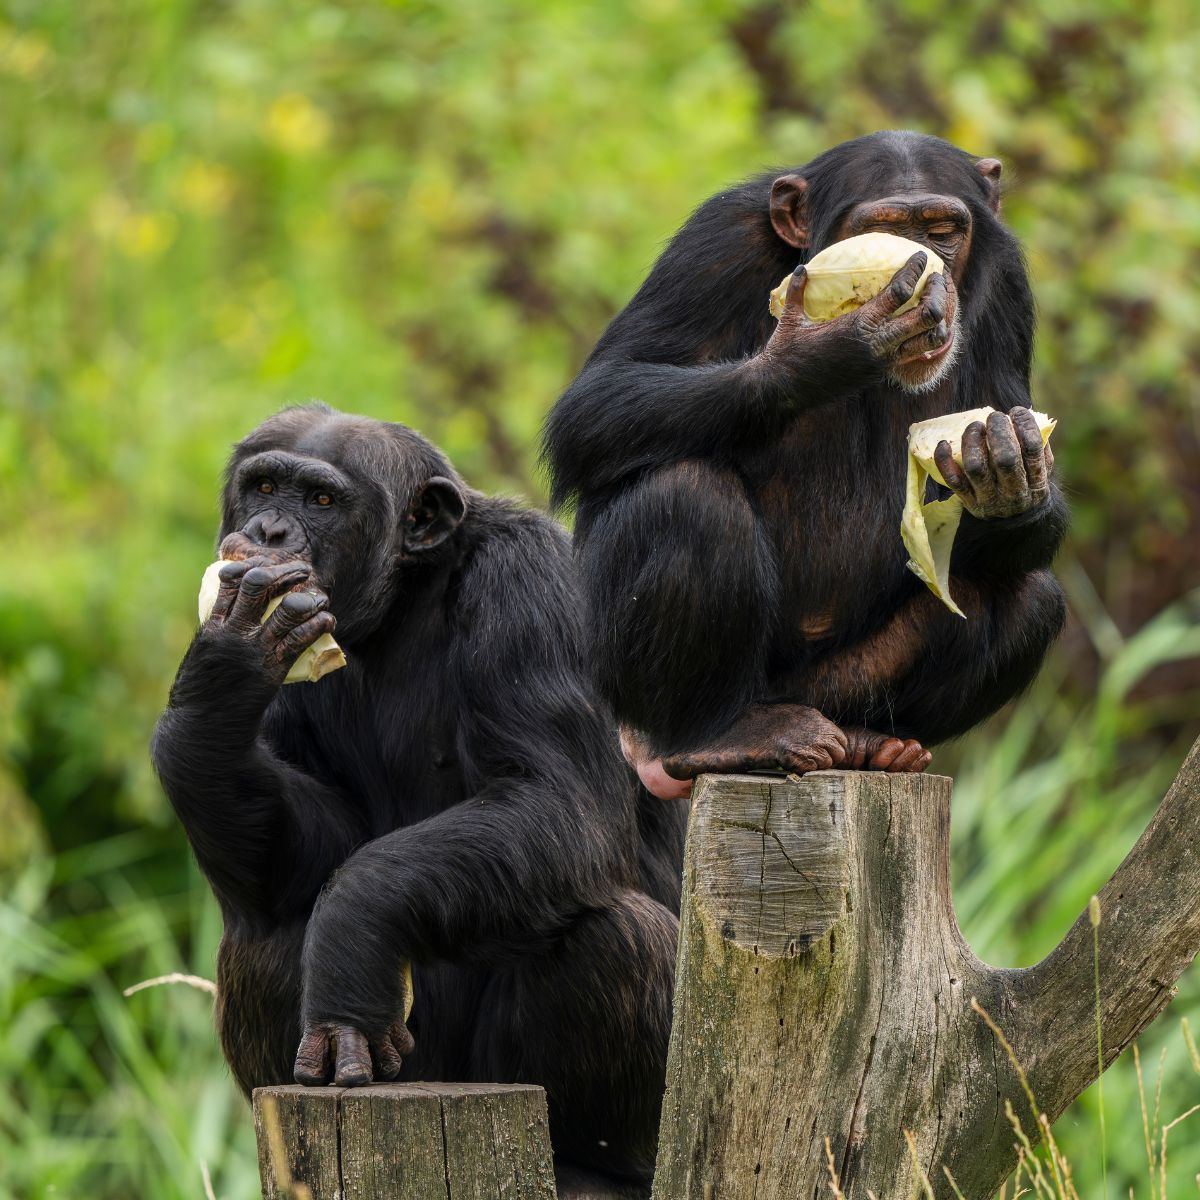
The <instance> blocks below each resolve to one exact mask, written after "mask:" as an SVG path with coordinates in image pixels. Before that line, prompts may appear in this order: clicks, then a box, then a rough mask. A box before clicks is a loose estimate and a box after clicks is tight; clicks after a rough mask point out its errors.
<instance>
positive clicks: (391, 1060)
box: [153, 405, 684, 1179]
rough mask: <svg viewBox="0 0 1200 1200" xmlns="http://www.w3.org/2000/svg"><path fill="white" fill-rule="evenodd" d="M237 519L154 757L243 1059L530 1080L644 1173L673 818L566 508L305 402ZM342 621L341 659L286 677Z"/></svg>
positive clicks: (657, 1070) (564, 1138)
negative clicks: (656, 788)
mask: <svg viewBox="0 0 1200 1200" xmlns="http://www.w3.org/2000/svg"><path fill="white" fill-rule="evenodd" d="M220 539H221V541H220V545H221V551H220V553H221V557H222V558H224V559H230V560H233V561H231V562H229V563H228V564H227V565H225V566H224V567H223V568H221V572H220V591H219V593H218V595H217V598H216V602H215V605H214V606H213V608H212V611H211V614H210V615H209V617H208V619H207V620H206V621H204V623H203V624H202V626H201V628H200V630H199V632H198V633H197V635H196V637H195V640H194V641H193V642H192V644H191V647H190V648H189V649H188V651H187V653H186V655H185V656H184V659H183V662H182V664H181V666H180V668H179V673H178V675H177V677H176V679H175V684H174V687H173V689H172V692H171V697H170V702H169V704H168V707H167V710H166V712H165V713H164V714H163V716H162V718H161V720H160V722H159V725H158V729H157V732H156V734H155V737H154V743H153V758H154V763H155V766H156V768H157V770H158V773H159V775H160V777H161V779H162V782H163V785H164V787H165V789H166V792H167V795H168V796H169V797H170V800H171V803H172V804H173V806H174V808H175V811H176V812H177V813H178V815H179V818H180V820H181V821H182V822H183V825H184V827H185V829H186V831H187V835H188V837H189V839H190V841H191V844H192V847H193V849H194V851H195V854H196V857H197V859H198V860H199V863H200V866H201V868H202V870H203V871H204V873H205V875H206V876H207V877H208V880H209V882H210V883H211V885H212V888H213V891H214V892H215V894H216V896H217V899H218V900H219V902H220V905H221V909H222V913H223V915H224V921H225V928H224V936H223V939H222V942H221V947H220V952H219V956H218V980H217V982H218V1025H219V1032H220V1037H221V1043H222V1047H223V1049H224V1052H225V1055H226V1057H227V1059H228V1060H229V1063H230V1065H231V1067H232V1069H233V1072H234V1074H235V1076H236V1078H237V1080H238V1082H239V1083H240V1084H241V1086H242V1087H243V1088H244V1089H246V1090H247V1091H249V1090H250V1089H251V1088H253V1087H255V1086H258V1085H260V1084H270V1083H280V1082H285V1081H289V1080H291V1078H292V1076H293V1071H294V1073H295V1077H296V1079H298V1080H299V1081H301V1082H303V1083H312V1084H316V1083H321V1082H329V1081H333V1082H336V1083H338V1084H342V1085H354V1084H360V1083H365V1082H368V1081H370V1080H371V1079H372V1078H378V1079H394V1078H407V1079H421V1078H423V1079H441V1080H456V1081H472V1080H474V1081H497V1082H527V1083H540V1084H543V1085H544V1086H545V1087H546V1089H547V1093H548V1097H549V1104H550V1123H551V1136H552V1139H553V1142H554V1146H555V1150H556V1153H557V1154H558V1155H560V1156H562V1157H563V1158H565V1159H566V1160H568V1161H571V1162H576V1163H582V1164H585V1165H589V1166H591V1167H596V1168H600V1169H602V1170H604V1171H605V1172H608V1173H611V1174H612V1175H619V1176H620V1175H623V1176H627V1177H633V1178H641V1179H645V1178H648V1176H649V1175H650V1173H651V1172H652V1170H653V1159H654V1146H655V1140H656V1138H657V1132H658V1124H657V1123H658V1110H659V1106H660V1104H661V1097H662V1083H663V1072H664V1063H665V1056H666V1045H667V1036H668V1030H669V1025H670V1003H671V987H672V978H673V973H674V963H675V938H676V932H677V921H676V915H675V913H676V911H677V908H678V901H679V876H678V862H679V859H680V854H681V834H682V824H683V818H684V814H683V813H680V812H675V813H672V814H669V815H664V814H662V813H661V812H659V811H655V810H657V809H659V808H660V807H661V806H659V805H657V804H653V805H647V806H646V810H647V811H645V812H641V811H639V806H638V803H637V795H638V789H637V784H636V780H635V779H634V778H633V773H632V772H631V771H630V770H629V768H628V767H627V766H626V764H625V763H623V762H622V761H621V757H620V754H619V752H618V751H617V748H616V742H615V736H614V731H613V723H612V718H611V714H610V713H609V712H608V710H607V709H606V708H605V706H604V704H603V702H602V701H600V700H599V699H598V697H597V696H596V694H595V692H594V689H593V685H592V683H591V682H590V680H589V675H588V671H587V668H586V664H585V661H584V657H583V630H582V626H581V619H580V616H579V612H580V598H579V596H578V594H577V588H576V585H575V583H574V580H573V567H572V563H571V552H570V546H569V542H568V539H567V537H566V535H565V534H564V532H563V531H562V530H561V529H560V528H559V527H558V526H557V525H555V524H554V523H553V522H551V521H550V520H549V519H547V518H546V517H544V516H542V515H540V514H537V513H533V512H529V511H523V510H522V509H520V508H518V507H517V506H516V505H514V504H513V503H512V502H510V501H508V500H502V499H495V498H490V497H487V496H484V495H482V494H480V493H479V492H476V491H473V490H471V489H469V488H468V487H467V486H466V485H465V484H464V483H463V482H462V480H461V479H460V478H459V477H458V476H457V475H456V473H455V471H454V469H453V468H452V467H451V465H450V463H449V462H448V461H447V460H446V458H445V457H444V456H443V455H442V453H441V452H440V451H439V450H437V449H436V448H435V447H434V446H432V445H431V444H430V443H429V442H428V441H426V440H425V439H424V438H422V437H421V436H420V435H418V434H417V433H415V432H413V431H412V430H410V429H407V428H405V427H404V426H402V425H396V424H387V423H384V422H381V421H374V420H368V419H366V418H362V417H352V416H346V415H342V414H340V413H337V412H335V411H334V410H332V409H329V408H326V407H324V406H322V405H312V406H307V407H301V408H294V409H289V410H287V411H285V412H283V413H281V414H279V415H277V416H275V417H273V418H271V419H270V420H268V421H267V422H266V423H265V424H263V425H262V426H260V427H259V428H258V429H256V430H255V431H254V432H253V433H251V434H250V435H249V436H248V437H247V438H246V439H245V440H244V441H242V442H241V443H240V444H239V445H238V446H237V447H236V449H235V450H234V453H233V457H232V459H231V461H230V463H229V468H228V474H227V479H226V484H225V490H224V501H223V517H222V522H221V530H220ZM280 596H282V597H283V599H282V602H281V603H279V604H278V605H277V606H276V607H274V609H273V611H271V612H270V615H269V616H266V619H265V620H264V615H265V614H266V613H267V611H268V609H269V608H270V606H271V604H272V601H273V600H274V599H276V598H277V597H280ZM335 613H336V614H337V619H336V622H335V619H334V614H335ZM335 624H336V631H337V642H338V644H339V645H340V646H341V648H342V650H343V651H344V653H345V656H346V666H345V668H344V669H341V670H337V671H335V672H334V673H333V674H330V675H327V676H326V677H325V678H322V679H320V681H319V682H315V683H309V682H304V683H298V684H295V685H293V686H288V687H282V686H281V685H282V684H283V682H284V679H285V676H286V675H287V674H288V672H289V668H290V667H291V665H292V664H293V662H294V661H295V660H296V659H297V657H298V656H299V655H300V654H301V653H302V652H303V651H304V650H305V649H306V648H307V647H309V646H311V645H312V644H313V643H314V642H316V641H317V640H318V639H320V638H322V637H323V636H325V635H328V634H330V633H332V632H333V630H334V627H335ZM409 964H414V965H415V969H413V985H414V1004H413V1010H412V1018H411V1021H410V1022H409V1026H406V1025H405V1023H404V1006H405V999H406V997H405V986H404V979H405V973H406V969H407V968H408V966H409ZM410 1026H411V1028H410ZM297 1046H299V1050H297Z"/></svg>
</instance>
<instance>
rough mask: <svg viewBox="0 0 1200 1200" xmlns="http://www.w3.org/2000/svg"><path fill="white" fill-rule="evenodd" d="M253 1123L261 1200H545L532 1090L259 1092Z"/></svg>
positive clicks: (549, 1173) (547, 1174)
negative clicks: (407, 1199)
mask: <svg viewBox="0 0 1200 1200" xmlns="http://www.w3.org/2000/svg"><path fill="white" fill-rule="evenodd" d="M273 1114H274V1115H273ZM254 1123H255V1129H256V1131H257V1133H258V1160H259V1173H260V1176H261V1178H262V1189H263V1197H264V1200H309V1197H311V1200H406V1198H408V1197H412V1198H413V1200H554V1195H555V1191H554V1169H553V1162H552V1160H551V1154H550V1135H549V1130H548V1128H547V1124H546V1095H545V1093H544V1092H543V1091H542V1089H541V1088H540V1087H529V1086H525V1085H522V1084H512V1085H501V1084H466V1083H402V1084H380V1085H378V1086H376V1087H365V1088H304V1087H295V1086H288V1087H269V1088H258V1089H256V1090H255V1093H254Z"/></svg>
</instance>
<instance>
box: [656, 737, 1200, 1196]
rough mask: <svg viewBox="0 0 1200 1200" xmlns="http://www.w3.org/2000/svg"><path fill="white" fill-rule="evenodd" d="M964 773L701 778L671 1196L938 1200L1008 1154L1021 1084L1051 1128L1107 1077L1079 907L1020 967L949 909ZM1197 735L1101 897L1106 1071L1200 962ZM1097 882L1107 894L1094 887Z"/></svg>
mask: <svg viewBox="0 0 1200 1200" xmlns="http://www.w3.org/2000/svg"><path fill="white" fill-rule="evenodd" d="M950 789H951V784H950V780H949V779H946V778H944V777H940V776H929V775H917V776H913V775H885V774H882V773H879V772H847V771H823V772H818V773H814V774H812V775H808V776H805V777H804V778H802V779H800V778H796V777H791V778H789V779H786V780H785V779H769V778H764V777H761V776H704V777H702V778H701V779H700V780H699V781H698V782H697V784H696V788H695V792H694V797H695V798H694V801H693V807H692V816H691V823H690V827H689V832H688V844H687V851H686V856H685V867H684V900H683V910H682V913H681V928H680V943H679V960H678V968H677V973H676V993H675V1020H674V1027H673V1030H672V1037H671V1049H670V1056H669V1061H668V1071H667V1093H666V1099H665V1103H664V1106H663V1116H662V1129H661V1136H660V1141H659V1158H658V1170H657V1173H656V1176H655V1186H654V1195H655V1197H656V1200H693V1198H695V1200H796V1198H797V1197H803V1198H804V1200H810V1198H811V1200H816V1198H817V1197H824V1196H832V1194H833V1193H832V1190H831V1183H830V1169H829V1165H828V1159H827V1155H826V1149H825V1141H826V1138H828V1139H829V1145H830V1149H831V1151H832V1157H833V1172H834V1175H835V1176H836V1179H837V1183H838V1187H839V1188H840V1189H841V1191H842V1192H843V1193H844V1194H845V1195H846V1196H847V1197H849V1198H850V1200H854V1198H856V1197H860V1198H861V1200H866V1198H867V1196H868V1194H869V1193H871V1194H874V1195H875V1196H876V1197H878V1200H900V1198H901V1197H904V1198H907V1197H909V1196H911V1195H912V1194H913V1178H914V1176H913V1152H912V1151H910V1149H909V1145H908V1141H907V1139H906V1137H905V1131H908V1132H909V1133H911V1135H912V1137H913V1144H914V1145H915V1155H916V1161H917V1162H918V1163H919V1165H920V1166H921V1168H922V1169H923V1170H924V1171H925V1172H926V1173H927V1174H928V1176H929V1178H930V1180H931V1181H932V1185H933V1190H934V1192H935V1194H936V1195H937V1196H938V1197H939V1198H940V1197H942V1196H949V1195H951V1189H950V1185H949V1183H948V1182H947V1180H946V1177H945V1175H944V1173H943V1168H948V1169H949V1170H950V1171H951V1172H952V1174H953V1176H954V1178H955V1180H956V1182H957V1184H958V1186H959V1188H961V1190H962V1193H963V1195H965V1196H966V1197H967V1200H985V1198H988V1197H992V1196H994V1195H995V1193H996V1191H997V1190H998V1188H999V1186H1000V1185H1001V1183H1003V1181H1004V1180H1005V1178H1006V1177H1007V1176H1008V1175H1009V1173H1010V1172H1011V1171H1012V1169H1013V1167H1014V1165H1015V1163H1016V1152H1015V1149H1014V1144H1013V1143H1014V1134H1013V1131H1012V1128H1011V1126H1010V1125H1009V1122H1008V1120H1007V1119H1006V1117H1005V1108H1004V1106H1005V1101H1009V1102H1011V1104H1012V1106H1013V1109H1014V1110H1015V1112H1016V1113H1017V1115H1018V1116H1019V1117H1020V1119H1021V1121H1022V1122H1023V1124H1024V1127H1025V1129H1026V1130H1027V1131H1028V1132H1029V1134H1030V1136H1031V1138H1032V1139H1033V1140H1035V1141H1036V1140H1037V1134H1036V1130H1037V1123H1036V1119H1035V1117H1034V1115H1033V1113H1032V1112H1031V1111H1030V1108H1029V1104H1028V1102H1027V1101H1026V1099H1025V1098H1024V1094H1023V1092H1022V1089H1021V1087H1020V1083H1019V1080H1018V1078H1017V1076H1016V1073H1015V1071H1014V1069H1013V1067H1012V1066H1011V1064H1010V1062H1009V1059H1008V1057H1007V1055H1006V1053H1005V1051H1004V1049H1003V1047H1002V1046H1001V1044H1000V1043H999V1041H998V1039H997V1038H995V1037H994V1035H993V1034H992V1032H991V1031H990V1030H989V1029H988V1027H987V1025H986V1024H985V1023H984V1022H983V1020H982V1019H981V1018H980V1017H979V1016H978V1015H977V1014H976V1013H975V1012H974V1011H972V1008H971V1001H972V999H973V998H977V1000H978V1002H979V1004H980V1005H982V1007H983V1008H984V1009H985V1010H986V1012H987V1013H988V1014H989V1015H990V1017H991V1018H992V1019H993V1020H994V1021H995V1022H996V1024H997V1025H998V1026H999V1028H1000V1029H1001V1030H1002V1031H1003V1032H1004V1033H1005V1035H1006V1037H1007V1038H1008V1040H1009V1041H1010V1042H1011V1043H1012V1045H1013V1047H1014V1048H1015V1052H1016V1054H1017V1056H1018V1058H1019V1060H1020V1061H1021V1063H1022V1065H1023V1066H1024V1067H1025V1068H1026V1070H1027V1072H1028V1075H1029V1079H1030V1082H1031V1084H1032V1087H1033V1091H1034V1094H1035V1097H1036V1098H1037V1102H1038V1105H1039V1109H1040V1110H1041V1111H1043V1112H1045V1113H1046V1114H1047V1115H1048V1116H1049V1117H1050V1118H1051V1119H1053V1118H1054V1117H1056V1116H1058V1114H1059V1113H1061V1112H1062V1110H1063V1109H1064V1108H1065V1107H1066V1106H1067V1105H1068V1104H1069V1103H1070V1102H1071V1101H1072V1100H1073V1099H1074V1098H1075V1097H1076V1096H1078V1095H1079V1093H1080V1092H1081V1091H1082V1090H1083V1089H1084V1088H1085V1087H1087V1085H1088V1084H1089V1083H1091V1082H1092V1080H1093V1079H1094V1078H1095V1076H1096V1072H1097V1055H1096V1042H1095V1028H1096V1017H1095V1008H1094V1004H1095V992H1094V987H1093V976H1092V972H1093V955H1092V928H1091V925H1090V923H1089V920H1088V914H1087V913H1086V912H1084V913H1083V914H1082V915H1081V916H1080V918H1079V920H1078V921H1077V922H1076V923H1075V926H1074V927H1073V928H1072V929H1071V930H1070V932H1069V933H1068V934H1067V936H1066V937H1065V938H1064V940H1063V942H1062V943H1061V945H1059V947H1058V948H1057V949H1056V950H1055V951H1054V952H1053V953H1052V954H1051V955H1050V956H1049V957H1048V958H1047V959H1045V960H1044V961H1043V962H1041V963H1039V964H1038V965H1037V966H1035V967H1031V968H1028V969H1025V970H1006V969H1002V968H995V967H989V966H987V965H986V964H984V963H982V962H980V961H979V960H978V959H977V958H976V957H975V956H974V954H972V952H971V950H970V948H969V947H968V946H967V944H966V942H965V941H964V940H963V937H962V935H961V934H960V932H959V929H958V925H957V922H956V921H955V917H954V910H953V904H952V902H951V897H950V875H949V844H950ZM1198 830H1200V743H1197V746H1195V747H1193V749H1192V752H1191V754H1190V755H1189V756H1188V759H1187V762H1186V763H1185V764H1184V766H1183V768H1182V770H1181V771H1180V773H1179V776H1178V778H1177V780H1176V782H1175V785H1174V786H1173V787H1172V789H1171V791H1170V793H1169V794H1168V795H1167V797H1166V799H1165V800H1164V801H1163V803H1162V804H1161V805H1160V807H1159V810H1158V812H1157V814H1156V815H1155V817H1154V820H1153V821H1152V822H1151V824H1150V827H1149V828H1148V829H1147V831H1146V833H1145V834H1144V835H1143V836H1142V838H1141V839H1140V840H1139V841H1138V843H1137V845H1136V846H1135V847H1134V848H1133V850H1132V851H1131V852H1130V854H1129V856H1128V857H1127V858H1126V860H1125V862H1124V863H1123V864H1122V865H1121V867H1120V868H1119V869H1118V870H1117V872H1116V873H1115V875H1114V876H1113V878H1112V880H1111V881H1110V882H1109V884H1108V885H1107V886H1106V887H1105V888H1104V889H1103V890H1102V891H1101V892H1100V906H1101V925H1100V990H1101V996H1102V1001H1101V1017H1102V1025H1103V1031H1104V1052H1105V1060H1106V1062H1108V1061H1111V1060H1112V1059H1113V1058H1114V1057H1116V1055H1117V1054H1118V1053H1120V1051H1121V1050H1122V1049H1123V1048H1124V1047H1125V1046H1127V1045H1128V1044H1129V1042H1130V1041H1132V1040H1133V1038H1135V1037H1136V1036H1137V1034H1138V1033H1140V1032H1141V1030H1142V1029H1144V1028H1145V1026H1146V1025H1147V1024H1148V1023H1149V1022H1150V1021H1151V1020H1153V1019H1154V1017H1155V1016H1157V1015H1158V1013H1160V1012H1161V1011H1162V1009H1163V1007H1164V1006H1165V1005H1166V1004H1167V1002H1168V1001H1169V999H1170V997H1171V995H1172V994H1173V989H1174V984H1175V981H1176V980H1177V979H1178V977H1179V975H1180V974H1181V973H1182V972H1183V970H1184V969H1185V968H1186V967H1187V965H1188V964H1189V963H1190V962H1191V961H1192V959H1193V958H1194V956H1195V954H1196V952H1197V949H1198V948H1200V861H1198V859H1197V854H1196V838H1197V836H1198V835H1197V831H1198ZM1097 882H1099V881H1097Z"/></svg>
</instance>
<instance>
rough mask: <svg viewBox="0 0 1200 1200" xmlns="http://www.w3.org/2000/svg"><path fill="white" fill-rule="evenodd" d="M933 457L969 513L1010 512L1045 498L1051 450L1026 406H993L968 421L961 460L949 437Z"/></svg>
mask: <svg viewBox="0 0 1200 1200" xmlns="http://www.w3.org/2000/svg"><path fill="white" fill-rule="evenodd" d="M933 460H934V462H935V463H936V464H937V469H938V470H939V471H940V472H941V473H942V478H943V479H944V480H945V481H946V486H947V487H948V488H949V489H950V490H951V491H952V492H954V494H955V495H956V496H958V497H959V499H960V500H962V502H963V506H964V507H965V508H966V510H967V511H968V512H969V513H971V515H972V516H975V517H978V518H979V519H980V520H984V521H991V520H996V519H997V518H1001V517H1015V516H1018V515H1019V514H1021V513H1023V512H1028V511H1029V510H1030V509H1032V508H1037V507H1038V506H1040V505H1042V504H1044V503H1045V502H1046V498H1047V497H1048V496H1049V495H1050V471H1051V469H1052V468H1053V466H1054V454H1053V452H1052V451H1051V449H1050V446H1049V444H1046V445H1043V444H1042V435H1041V431H1040V430H1039V429H1038V424H1037V420H1036V419H1035V417H1034V415H1033V413H1031V412H1030V411H1029V409H1027V408H1014V409H1013V410H1012V412H1010V413H1002V412H994V413H992V414H991V416H989V417H988V419H987V425H986V426H985V425H984V423H983V422H982V421H975V422H973V423H972V424H970V425H968V426H967V428H966V431H965V432H964V433H963V438H962V466H961V467H960V466H959V465H958V463H956V462H955V461H954V456H953V454H951V452H950V444H949V442H940V443H939V444H938V447H937V449H936V450H934V452H933Z"/></svg>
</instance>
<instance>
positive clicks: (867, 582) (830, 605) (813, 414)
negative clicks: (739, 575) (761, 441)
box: [745, 401, 907, 657]
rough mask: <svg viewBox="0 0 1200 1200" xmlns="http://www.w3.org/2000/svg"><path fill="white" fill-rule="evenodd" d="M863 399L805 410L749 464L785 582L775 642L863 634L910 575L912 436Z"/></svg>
mask: <svg viewBox="0 0 1200 1200" xmlns="http://www.w3.org/2000/svg"><path fill="white" fill-rule="evenodd" d="M900 424H901V423H900V422H898V421H895V422H893V421H886V422H884V421H880V420H879V419H878V417H876V419H875V420H871V419H869V415H868V414H867V413H864V412H863V411H862V409H861V406H860V404H859V403H857V402H855V401H850V402H843V403H838V404H831V405H828V406H823V407H822V408H819V409H816V410H812V411H809V412H806V413H804V414H801V415H800V416H799V417H797V419H796V421H795V423H794V424H793V425H792V426H791V427H790V428H789V429H788V430H787V431H786V433H785V435H784V436H783V437H782V438H780V439H779V440H777V441H776V442H775V443H773V444H772V445H770V446H769V447H764V448H762V449H761V450H759V451H758V452H757V453H756V454H755V455H754V457H753V458H752V459H751V460H750V461H749V462H748V463H747V464H746V468H745V470H746V476H747V482H748V483H749V484H750V487H751V489H752V490H753V491H754V492H755V494H756V495H757V498H758V506H759V514H760V519H761V520H762V522H763V525H764V527H765V531H766V533H767V535H768V537H769V538H770V541H771V544H772V546H773V548H774V551H775V555H776V565H777V570H778V579H779V585H780V607H779V611H780V613H781V615H782V617H783V621H782V623H781V625H780V627H779V629H778V638H779V642H780V645H779V647H777V649H779V650H781V651H783V652H784V656H785V657H787V653H786V648H787V647H788V646H792V645H797V646H803V645H804V644H805V643H808V642H814V641H821V640H823V639H826V638H830V637H838V636H839V635H841V636H846V635H852V636H861V635H862V634H863V633H866V632H869V630H870V628H871V627H872V625H873V624H875V623H877V614H879V613H881V612H890V611H894V603H895V600H896V598H897V596H898V595H899V593H900V591H901V590H902V589H903V587H904V585H905V583H906V575H905V565H904V564H905V561H906V559H907V555H906V553H905V551H904V547H903V543H902V542H901V540H900V513H901V510H902V509H903V506H904V486H905V466H906V459H905V441H904V436H903V433H902V432H900V431H899V429H897V428H896V426H897V425H900Z"/></svg>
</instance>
